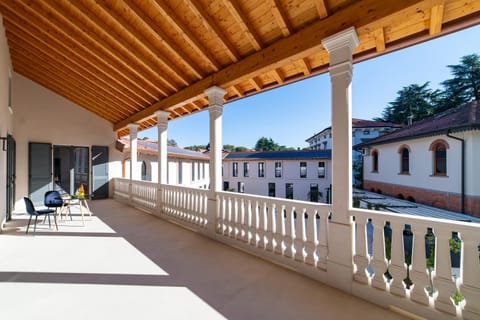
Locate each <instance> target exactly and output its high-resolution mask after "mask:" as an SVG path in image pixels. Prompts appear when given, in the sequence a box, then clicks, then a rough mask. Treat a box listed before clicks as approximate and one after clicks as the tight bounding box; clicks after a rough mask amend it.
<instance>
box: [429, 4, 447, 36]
mask: <svg viewBox="0 0 480 320" xmlns="http://www.w3.org/2000/svg"><path fill="white" fill-rule="evenodd" d="M444 10H445V3H444V2H442V3H439V4H437V5H434V6H433V7H432V9H431V10H430V27H429V32H430V35H436V34H438V33H440V31H442V23H443V13H444Z"/></svg>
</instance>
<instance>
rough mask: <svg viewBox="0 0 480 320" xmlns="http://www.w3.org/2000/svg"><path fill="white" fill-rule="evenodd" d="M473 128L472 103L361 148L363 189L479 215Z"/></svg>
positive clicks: (479, 112)
mask: <svg viewBox="0 0 480 320" xmlns="http://www.w3.org/2000/svg"><path fill="white" fill-rule="evenodd" d="M479 129H480V106H478V102H472V103H469V104H466V105H463V106H461V107H457V108H454V109H450V110H447V111H446V112H443V113H441V114H438V115H435V116H434V117H432V118H429V119H426V120H423V121H420V122H418V123H414V124H412V125H410V126H408V127H405V128H403V129H399V130H397V131H395V132H393V133H391V134H388V135H384V136H381V137H379V138H377V139H374V140H371V141H369V142H366V143H364V144H361V145H360V146H358V149H360V148H361V149H362V150H363V152H364V189H366V190H369V191H375V192H377V193H382V194H387V195H390V196H395V197H397V198H400V199H407V200H410V201H414V202H419V203H423V204H426V205H430V206H434V207H438V208H442V209H446V210H451V211H456V212H462V213H467V214H470V215H474V216H477V217H478V216H480V130H479Z"/></svg>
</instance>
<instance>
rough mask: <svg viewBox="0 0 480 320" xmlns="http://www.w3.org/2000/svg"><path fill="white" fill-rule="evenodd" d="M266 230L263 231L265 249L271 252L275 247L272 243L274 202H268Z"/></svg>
mask: <svg viewBox="0 0 480 320" xmlns="http://www.w3.org/2000/svg"><path fill="white" fill-rule="evenodd" d="M266 227H267V230H266V232H265V239H266V241H267V245H266V249H267V251H271V252H273V250H274V249H275V247H274V243H273V233H274V230H275V202H270V205H269V207H268V212H267V223H266Z"/></svg>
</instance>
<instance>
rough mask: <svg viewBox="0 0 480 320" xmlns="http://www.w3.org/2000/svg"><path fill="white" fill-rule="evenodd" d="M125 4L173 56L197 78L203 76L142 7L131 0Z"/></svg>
mask: <svg viewBox="0 0 480 320" xmlns="http://www.w3.org/2000/svg"><path fill="white" fill-rule="evenodd" d="M124 2H125V3H126V5H127V6H128V7H129V8H130V9H131V10H132V11H133V12H134V13H135V15H136V16H137V17H138V18H139V19H141V20H143V22H144V23H145V25H146V26H148V28H150V30H152V32H153V34H155V36H156V37H157V38H158V42H159V43H161V44H162V45H164V46H165V47H166V48H167V49H168V50H169V51H170V52H171V53H172V54H173V55H174V56H176V57H177V58H178V59H180V60H181V61H183V63H184V64H185V65H186V66H187V67H188V68H189V69H190V70H191V71H192V72H193V73H194V74H195V76H196V77H197V78H198V79H201V78H203V76H204V72H203V71H202V70H200V68H199V67H198V66H197V63H196V62H195V61H193V60H192V59H190V58H189V57H188V56H187V55H185V54H184V53H183V48H181V47H180V46H178V45H177V44H175V42H174V41H173V39H171V38H170V37H169V36H168V35H167V34H166V33H165V32H164V31H163V30H162V29H161V28H160V27H159V26H158V24H157V23H156V22H155V21H153V20H152V19H151V18H150V17H149V16H148V15H146V14H145V13H144V12H143V11H142V9H141V8H140V7H139V6H138V5H137V4H136V3H135V2H134V1H132V0H124Z"/></svg>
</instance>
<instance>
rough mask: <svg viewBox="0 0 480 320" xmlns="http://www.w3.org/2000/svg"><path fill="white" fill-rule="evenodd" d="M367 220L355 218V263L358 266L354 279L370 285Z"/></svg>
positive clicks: (359, 217)
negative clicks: (368, 275)
mask: <svg viewBox="0 0 480 320" xmlns="http://www.w3.org/2000/svg"><path fill="white" fill-rule="evenodd" d="M367 220H368V219H367V218H366V217H364V216H355V223H356V231H355V236H356V238H355V256H354V258H353V261H354V262H355V264H356V265H357V268H356V271H355V274H354V279H355V281H358V282H360V283H364V284H368V277H367V266H368V264H369V263H370V256H369V255H368V254H367V239H366V225H367Z"/></svg>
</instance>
